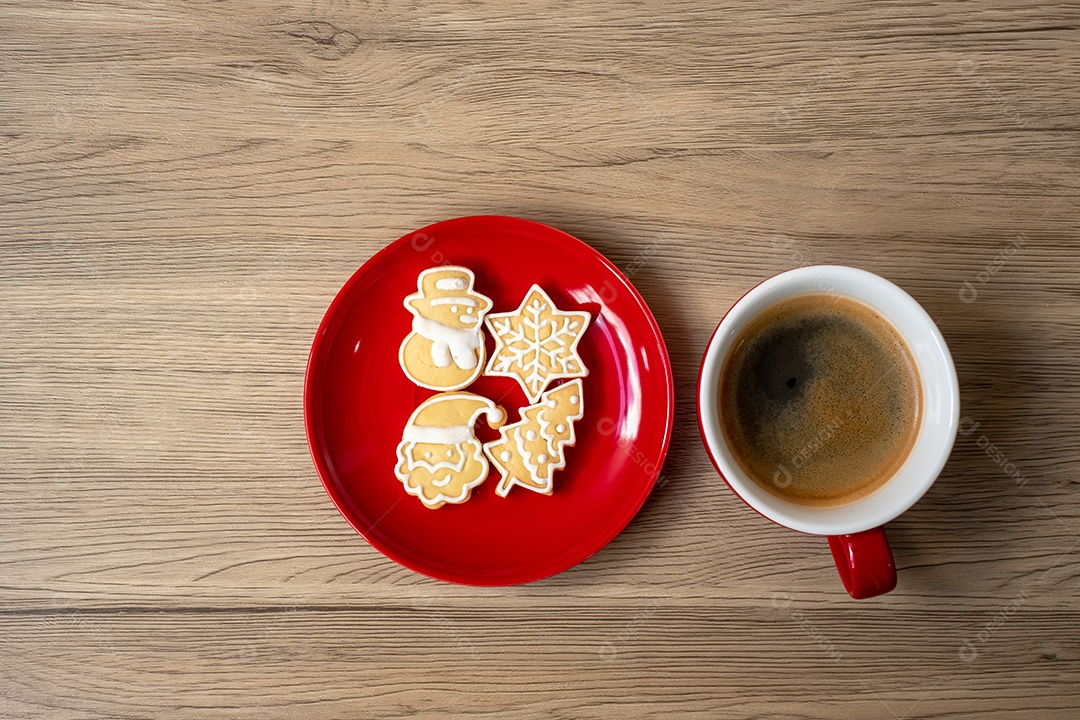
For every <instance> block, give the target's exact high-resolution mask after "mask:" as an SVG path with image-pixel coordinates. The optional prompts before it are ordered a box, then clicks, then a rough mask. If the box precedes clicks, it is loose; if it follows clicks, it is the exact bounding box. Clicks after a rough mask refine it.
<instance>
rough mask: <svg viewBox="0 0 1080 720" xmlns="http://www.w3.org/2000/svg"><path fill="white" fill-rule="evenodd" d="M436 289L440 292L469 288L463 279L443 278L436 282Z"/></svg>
mask: <svg viewBox="0 0 1080 720" xmlns="http://www.w3.org/2000/svg"><path fill="white" fill-rule="evenodd" d="M435 287H436V288H438V289H439V290H464V289H465V288H466V287H468V286H467V285H466V284H465V281H464V280H462V279H461V278H443V279H441V280H436V281H435Z"/></svg>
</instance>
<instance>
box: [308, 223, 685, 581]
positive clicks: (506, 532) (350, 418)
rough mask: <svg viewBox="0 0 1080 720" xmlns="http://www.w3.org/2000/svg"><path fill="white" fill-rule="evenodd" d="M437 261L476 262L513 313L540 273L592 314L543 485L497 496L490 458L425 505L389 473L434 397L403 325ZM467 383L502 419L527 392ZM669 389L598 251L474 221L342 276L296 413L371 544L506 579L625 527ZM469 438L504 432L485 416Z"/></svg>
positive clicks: (638, 317) (638, 319) (639, 319)
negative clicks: (442, 501)
mask: <svg viewBox="0 0 1080 720" xmlns="http://www.w3.org/2000/svg"><path fill="white" fill-rule="evenodd" d="M441 264H453V265H464V266H465V267H467V268H470V269H471V270H473V271H474V272H475V273H476V289H477V291H478V292H480V293H483V294H484V295H487V296H488V297H490V298H491V299H492V300H493V301H494V307H493V308H492V310H491V312H507V311H511V310H514V309H516V308H517V307H518V305H519V304H520V302H521V300H522V298H523V297H525V294H526V293H527V292H528V290H529V287H530V286H531V285H532V284H533V283H537V284H539V285H540V286H541V287H543V288H544V289H545V290H546V291H547V292H548V294H549V295H550V296H551V299H552V300H553V301H554V303H555V305H556V306H557V307H558V308H560V309H563V310H587V311H589V312H590V313H592V316H593V319H592V322H591V324H590V325H589V327H588V328H587V329H586V330H585V332H584V334H583V335H582V336H581V341H580V343H579V345H578V351H579V352H580V354H581V357H582V359H583V360H584V362H585V365H586V367H588V368H589V376H588V377H587V378H584V380H583V381H582V382H583V384H584V406H585V416H584V417H583V418H582V419H581V420H580V421H578V423H577V425H576V426H575V429H576V432H577V439H578V440H577V444H576V445H575V446H574V447H568V448H567V449H566V467H565V468H564V469H563V470H560V471H558V472H557V473H556V474H555V476H554V481H555V491H554V494H552V495H551V496H547V495H540V494H538V493H535V492H532V491H530V490H527V489H525V488H522V487H515V488H513V489H512V490H511V491H510V493H509V495H508V496H507V497H506V498H500V497H498V496H497V495H496V494H495V485H496V482H497V480H498V475H497V471H496V470H495V468H494V467H493V468H492V473H491V475H489V476H488V479H487V481H486V482H484V483H483V484H482V485H480V486H479V487H477V488H475V489H474V490H473V492H472V498H471V499H470V500H469V501H468V502H465V503H462V504H460V505H450V504H447V505H444V506H443V507H441V508H439V509H438V510H429V509H428V508H426V507H424V505H423V504H422V503H421V502H420V500H419V499H417V498H415V497H412V496H410V495H408V494H407V493H406V492H405V489H404V487H403V486H402V483H401V482H400V481H399V480H398V479H397V478H396V477H395V476H394V472H393V471H394V465H395V462H396V449H397V445H398V443H399V442H400V441H401V432H402V429H403V428H404V427H405V424H406V421H407V420H408V418H409V415H410V414H411V413H412V411H413V410H414V409H415V408H416V406H417V405H419V404H420V403H421V402H423V401H424V400H425V399H427V398H428V397H430V396H431V395H433V394H434V392H433V391H431V390H426V389H424V388H419V387H417V386H415V385H413V383H412V382H410V381H409V379H408V378H406V377H405V374H404V372H402V370H401V367H400V366H399V365H398V346H399V345H400V344H401V341H402V339H404V337H405V336H406V335H407V334H408V333H409V331H410V328H411V324H412V315H410V314H409V312H408V311H407V310H406V309H405V307H404V306H403V304H402V303H403V300H404V298H405V296H406V295H408V294H410V293H413V292H415V291H416V279H417V275H419V274H420V271H422V270H424V269H425V268H429V267H432V266H434V265H441ZM487 343H488V355H489V357H490V354H491V351H492V349H493V348H494V341H493V339H492V338H491V337H490V336H489V337H488V338H487ZM467 389H468V391H469V392H473V393H476V394H478V395H483V396H485V397H489V398H491V399H492V400H495V401H496V402H497V403H498V404H500V405H502V406H503V407H504V408H505V409H506V410H507V412H508V413H509V416H510V417H509V419H508V422H515V421H517V420H518V418H519V416H518V408H520V407H523V406H525V405H527V404H528V400H527V399H526V397H525V393H524V392H522V390H521V388H520V386H519V385H518V384H517V382H516V381H515V380H513V379H511V378H506V377H481V378H480V379H479V380H477V381H476V382H475V383H474V384H473V385H471V386H469V387H468V388H467ZM674 399H675V398H674V390H673V387H672V379H671V363H670V361H669V360H668V355H667V348H666V347H665V346H664V340H663V338H662V337H661V336H660V329H659V328H658V327H657V325H656V321H655V320H654V319H653V316H652V313H650V312H649V309H648V307H647V306H646V305H645V301H644V300H642V298H641V296H640V295H639V294H638V293H637V290H635V289H634V286H633V285H631V284H630V281H629V280H627V279H626V278H625V277H624V276H623V275H622V273H620V272H619V271H618V270H617V269H616V268H615V266H614V265H612V264H611V263H610V262H609V261H608V260H607V259H606V258H605V257H604V256H603V255H601V254H600V253H598V252H597V251H596V250H593V249H592V248H591V247H589V246H588V245H586V244H584V243H583V242H581V241H580V240H577V239H576V238H574V237H571V236H570V235H567V234H566V233H564V232H561V231H559V230H555V229H554V228H550V227H547V226H546V225H541V224H539V223H534V222H530V221H528V220H519V219H516V218H507V217H468V218H458V219H455V220H447V221H445V222H441V223H436V224H435V225H430V226H428V227H426V228H424V229H423V230H419V231H417V232H415V233H410V234H409V235H406V236H405V237H403V238H401V239H400V240H398V241H397V242H395V243H393V244H391V245H389V246H388V247H386V248H384V249H383V250H382V251H381V252H379V253H378V254H377V255H375V256H374V257H373V258H371V259H370V260H368V261H367V262H366V263H364V265H363V267H361V268H360V269H359V270H358V271H357V272H356V274H355V275H353V276H352V278H350V279H349V281H348V282H347V283H345V287H343V288H342V289H341V291H340V292H339V293H338V294H337V297H335V298H334V301H333V302H332V303H331V304H330V309H329V310H327V312H326V316H325V317H324V318H323V321H322V324H321V325H320V326H319V332H318V334H317V335H316V336H315V341H314V343H313V344H312V347H311V357H310V358H309V360H308V368H307V377H306V379H305V382H304V424H305V427H306V430H307V437H308V444H309V445H310V446H311V455H312V458H314V461H315V467H316V468H317V469H318V471H319V476H320V477H321V478H322V482H323V485H324V486H325V487H326V492H327V493H329V494H330V497H331V499H333V501H334V504H335V505H336V506H337V508H338V510H339V511H341V514H342V515H344V516H345V519H346V520H348V521H349V523H350V524H352V526H353V527H354V528H356V530H357V531H358V532H359V533H360V534H361V535H363V536H364V537H365V538H366V539H367V541H368V542H369V543H371V544H372V545H373V546H374V547H375V548H376V549H378V550H379V551H381V552H382V553H383V554H384V555H386V556H387V557H389V558H391V559H392V560H395V561H397V562H399V563H401V564H402V565H404V566H405V567H408V568H411V569H413V570H416V571H418V572H421V573H424V574H425V575H430V576H431V577H434V578H438V579H440V580H448V581H450V582H457V583H466V584H471V585H513V584H516V583H524V582H530V581H532V580H539V579H540V578H544V577H548V576H549V575H554V574H556V573H559V572H562V571H563V570H566V569H568V568H570V567H573V566H574V565H576V564H578V563H579V562H581V561H582V560H585V559H586V558H588V557H589V556H591V555H592V554H593V553H595V552H596V551H598V550H600V548H602V547H604V546H605V545H607V543H608V542H610V541H611V539H612V538H614V537H615V536H616V535H617V534H618V533H619V532H620V531H621V530H622V529H623V528H624V527H626V524H627V523H628V522H630V520H631V518H633V517H634V515H635V514H636V513H637V511H638V509H639V508H640V507H641V505H642V503H643V502H645V498H646V497H647V496H648V494H649V491H650V490H652V487H653V484H654V483H655V481H656V477H657V475H658V473H659V471H660V466H661V464H662V463H663V460H664V456H665V455H666V454H667V449H668V444H669V442H670V439H671V426H672V418H673V410H674ZM476 434H477V437H479V438H480V439H481V440H482V441H488V440H491V439H494V438H495V437H497V433H496V432H493V431H491V430H490V429H489V428H488V427H487V425H486V423H485V422H484V421H483V420H481V421H480V422H478V423H477V429H476Z"/></svg>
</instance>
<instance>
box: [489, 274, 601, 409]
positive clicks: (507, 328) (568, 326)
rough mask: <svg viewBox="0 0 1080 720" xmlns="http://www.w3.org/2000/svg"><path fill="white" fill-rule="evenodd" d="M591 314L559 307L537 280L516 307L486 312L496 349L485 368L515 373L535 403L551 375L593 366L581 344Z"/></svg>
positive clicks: (576, 373)
mask: <svg viewBox="0 0 1080 720" xmlns="http://www.w3.org/2000/svg"><path fill="white" fill-rule="evenodd" d="M591 318H592V316H591V315H590V314H589V313H587V312H583V311H578V312H565V311H562V310H559V309H558V308H556V307H555V304H554V303H553V302H551V298H549V297H548V295H547V293H545V292H544V291H543V289H541V287H540V286H539V285H533V286H532V288H530V289H529V293H528V294H527V295H526V296H525V299H524V300H522V301H521V305H520V306H519V307H518V309H517V310H515V311H514V312H509V313H492V314H491V315H489V316H488V317H487V320H486V321H485V322H486V323H487V327H488V330H489V331H490V332H491V334H492V335H494V336H495V352H494V353H493V354H492V356H491V360H490V361H489V362H488V366H487V370H486V371H485V372H486V374H488V375H500V376H504V377H512V378H514V379H515V380H517V381H518V383H519V384H520V385H521V388H522V389H523V390H524V391H525V394H526V395H527V396H528V398H529V402H533V403H535V402H536V401H537V399H538V398H539V397H540V394H541V393H543V392H544V389H545V388H546V387H547V386H548V384H549V383H550V382H552V381H553V380H557V379H559V378H579V377H585V376H586V375H588V374H589V371H588V369H587V368H586V367H585V364H584V363H582V362H581V357H580V356H579V355H578V353H577V345H578V341H579V340H580V339H581V333H582V332H584V331H585V328H586V327H587V326H588V324H589V320H590V319H591Z"/></svg>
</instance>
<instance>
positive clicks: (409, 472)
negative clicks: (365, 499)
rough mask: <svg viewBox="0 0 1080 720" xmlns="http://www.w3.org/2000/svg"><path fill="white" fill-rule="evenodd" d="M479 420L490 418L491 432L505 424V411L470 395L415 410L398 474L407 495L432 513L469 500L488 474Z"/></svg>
mask: <svg viewBox="0 0 1080 720" xmlns="http://www.w3.org/2000/svg"><path fill="white" fill-rule="evenodd" d="M481 415H487V422H488V425H490V426H491V427H492V428H497V427H500V426H501V425H502V424H503V423H504V422H506V413H505V412H504V411H503V409H502V408H501V407H498V406H497V405H495V403H493V402H492V401H490V400H488V399H487V398H485V397H480V396H479V395H473V394H472V393H467V392H449V393H439V394H438V395H433V396H432V397H430V398H428V399H427V400H425V401H424V402H423V403H421V404H420V407H418V408H416V410H414V411H413V414H412V415H411V416H410V417H409V422H408V424H406V425H405V430H404V431H403V432H402V434H401V443H400V444H399V445H398V447H397V456H398V463H397V467H396V468H395V469H394V474H395V475H397V478H398V480H400V481H401V482H402V483H404V485H405V492H407V493H409V494H410V495H415V496H416V497H418V498H420V500H421V502H423V503H424V505H426V506H427V507H429V508H432V509H435V508H439V507H442V506H443V504H444V503H463V502H465V501H466V500H468V499H469V494H470V493H471V492H472V489H473V488H474V487H476V486H477V485H479V484H480V483H482V482H484V480H485V479H486V478H487V475H488V462H487V459H486V458H485V457H484V453H483V448H482V446H481V445H480V441H479V440H477V439H476V435H474V434H473V425H474V424H475V423H476V421H477V419H478V418H479V417H480V416H481Z"/></svg>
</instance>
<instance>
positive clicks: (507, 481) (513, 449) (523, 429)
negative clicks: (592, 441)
mask: <svg viewBox="0 0 1080 720" xmlns="http://www.w3.org/2000/svg"><path fill="white" fill-rule="evenodd" d="M582 415H584V402H583V400H582V386H581V380H573V381H572V382H568V383H565V384H563V385H560V386H559V387H557V388H554V389H552V390H548V391H547V392H545V393H544V394H543V395H541V396H540V398H539V402H538V403H536V404H535V405H529V406H527V407H524V408H522V409H521V420H520V421H519V422H516V423H514V424H512V425H506V426H503V427H502V428H501V429H500V430H499V436H500V437H499V439H498V440H495V441H493V442H489V443H486V444H485V445H484V452H485V453H486V454H487V456H488V457H489V458H491V462H492V464H493V465H495V467H496V469H498V471H499V472H500V473H501V474H502V478H501V479H500V480H499V484H498V485H497V486H496V488H495V494H497V495H499V496H500V497H506V495H507V493H509V492H510V489H511V488H513V487H514V486H515V485H520V486H521V487H523V488H526V489H528V490H532V491H533V492H538V493H541V494H543V495H550V494H551V493H552V490H553V488H554V485H553V482H552V479H553V478H552V476H553V475H554V473H555V471H556V470H561V469H562V468H564V467H566V452H565V450H566V448H567V447H570V446H573V445H574V443H575V442H576V440H577V438H576V436H575V434H574V423H576V422H577V421H578V420H580V419H581V417H582Z"/></svg>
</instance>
